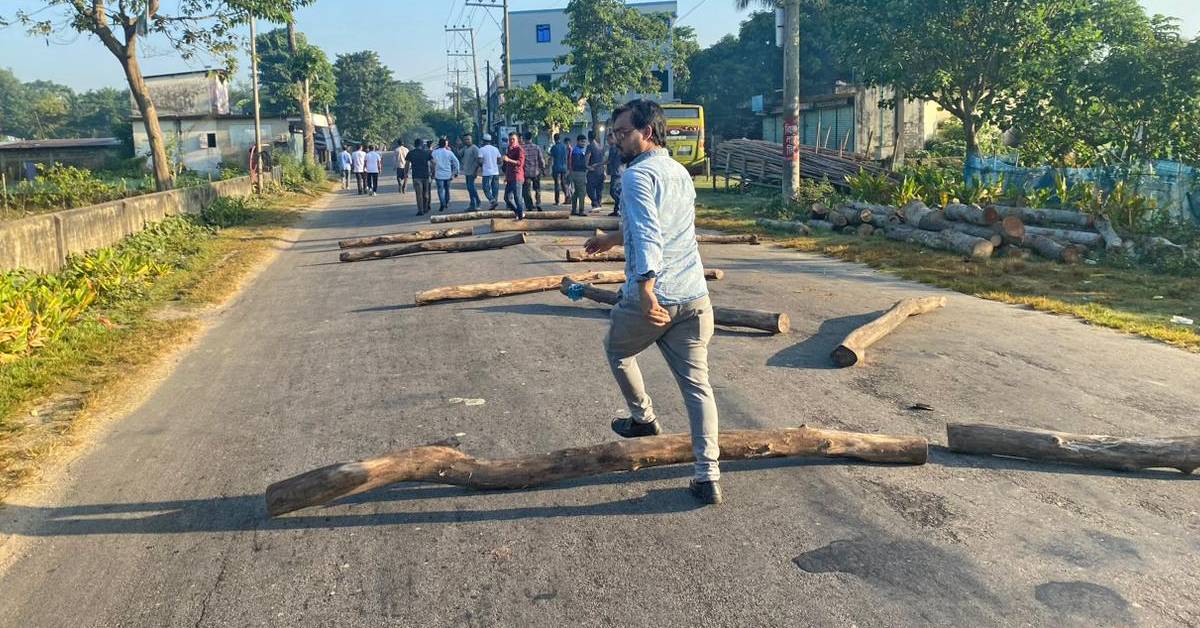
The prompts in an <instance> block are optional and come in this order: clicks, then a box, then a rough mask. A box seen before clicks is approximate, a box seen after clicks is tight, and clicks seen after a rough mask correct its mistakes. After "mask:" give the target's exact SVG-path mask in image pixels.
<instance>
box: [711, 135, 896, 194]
mask: <svg viewBox="0 0 1200 628" xmlns="http://www.w3.org/2000/svg"><path fill="white" fill-rule="evenodd" d="M711 163H712V170H713V172H714V173H716V174H721V175H723V176H725V177H726V178H734V179H739V180H741V181H743V182H748V183H754V184H762V185H780V184H781V183H782V181H783V173H784V168H785V167H786V164H785V162H784V155H783V145H782V144H776V143H774V142H767V141H763V140H747V139H737V140H727V141H724V142H721V143H720V144H717V146H716V148H715V149H714V150H713V153H712V157H711ZM860 171H866V172H868V173H870V174H872V175H888V176H891V175H890V174H889V173H888V172H887V171H886V170H885V169H884V168H883V167H882V166H881V165H880V164H879V162H877V161H874V160H872V159H869V158H867V157H866V156H865V155H860V154H855V153H850V152H845V151H838V150H829V149H818V148H814V147H812V146H801V147H800V176H802V177H804V178H806V179H816V180H822V179H828V180H829V182H830V183H832V184H833V185H834V186H837V187H843V188H844V187H845V186H846V177H847V176H854V175H856V174H858V173H859V172H860Z"/></svg>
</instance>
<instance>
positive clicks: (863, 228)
mask: <svg viewBox="0 0 1200 628" xmlns="http://www.w3.org/2000/svg"><path fill="white" fill-rule="evenodd" d="M874 233H875V227H874V226H873V225H871V224H870V223H865V222H864V223H863V224H861V225H859V226H857V227H855V228H854V235H857V236H858V237H860V238H866V237H870V236H871V235H872V234H874Z"/></svg>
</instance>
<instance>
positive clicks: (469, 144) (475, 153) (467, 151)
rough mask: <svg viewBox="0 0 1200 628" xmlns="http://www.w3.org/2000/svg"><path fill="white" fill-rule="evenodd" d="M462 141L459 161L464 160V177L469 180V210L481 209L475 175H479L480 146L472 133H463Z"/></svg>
mask: <svg viewBox="0 0 1200 628" xmlns="http://www.w3.org/2000/svg"><path fill="white" fill-rule="evenodd" d="M462 141H463V149H462V157H460V158H459V161H461V162H462V172H463V177H464V178H466V180H467V197H468V199H469V200H468V205H467V211H472V212H473V211H475V210H477V209H479V190H478V189H476V188H475V177H476V176H478V175H479V147H478V146H476V145H475V144H474V143H473V139H472V138H471V134H470V133H467V134H466V135H463V137H462Z"/></svg>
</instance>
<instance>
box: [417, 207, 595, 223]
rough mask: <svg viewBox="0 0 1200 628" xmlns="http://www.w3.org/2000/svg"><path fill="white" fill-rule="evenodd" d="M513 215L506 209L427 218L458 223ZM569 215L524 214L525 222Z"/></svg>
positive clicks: (568, 215)
mask: <svg viewBox="0 0 1200 628" xmlns="http://www.w3.org/2000/svg"><path fill="white" fill-rule="evenodd" d="M512 217H513V213H512V211H510V210H507V209H485V210H483V211H477V212H462V213H458V214H434V215H432V216H430V217H429V222H431V223H439V222H459V221H462V220H483V219H485V218H512ZM570 217H571V213H570V212H568V211H567V210H565V209H562V210H550V211H543V212H537V211H533V212H525V218H526V220H557V219H560V218H561V219H568V218H570Z"/></svg>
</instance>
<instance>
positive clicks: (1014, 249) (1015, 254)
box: [997, 244, 1033, 259]
mask: <svg viewBox="0 0 1200 628" xmlns="http://www.w3.org/2000/svg"><path fill="white" fill-rule="evenodd" d="M1032 254H1033V253H1032V252H1030V250H1029V249H1026V248H1021V247H1019V246H1017V245H1015V244H1005V245H1004V246H1002V247H1000V250H999V251H998V252H997V255H998V256H999V257H1009V258H1013V259H1029V257H1030V256H1031V255H1032Z"/></svg>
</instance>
